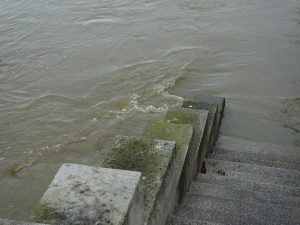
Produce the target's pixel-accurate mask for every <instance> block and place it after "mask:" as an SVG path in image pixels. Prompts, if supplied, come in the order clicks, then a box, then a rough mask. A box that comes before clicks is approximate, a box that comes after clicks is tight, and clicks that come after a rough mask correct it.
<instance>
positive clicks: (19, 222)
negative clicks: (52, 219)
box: [0, 219, 46, 225]
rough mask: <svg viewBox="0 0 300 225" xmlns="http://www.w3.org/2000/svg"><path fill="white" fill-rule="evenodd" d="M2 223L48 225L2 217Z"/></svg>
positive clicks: (5, 224)
mask: <svg viewBox="0 0 300 225" xmlns="http://www.w3.org/2000/svg"><path fill="white" fill-rule="evenodd" d="M0 225H46V224H41V223H31V222H21V221H15V220H6V219H0Z"/></svg>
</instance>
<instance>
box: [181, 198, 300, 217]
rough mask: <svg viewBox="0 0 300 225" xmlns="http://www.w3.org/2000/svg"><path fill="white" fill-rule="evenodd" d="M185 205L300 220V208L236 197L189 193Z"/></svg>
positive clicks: (202, 208)
mask: <svg viewBox="0 0 300 225" xmlns="http://www.w3.org/2000/svg"><path fill="white" fill-rule="evenodd" d="M183 205H186V206H191V207H196V208H198V209H201V210H217V211H222V212H227V213H240V214H250V215H260V216H264V215H267V216H268V217H274V218H283V219H288V220H292V221H300V208H296V207H287V206H281V205H273V204H263V203H251V202H245V201H238V200H235V199H222V198H218V197H214V196H204V195H200V194H187V195H186V197H185V199H184V201H183Z"/></svg>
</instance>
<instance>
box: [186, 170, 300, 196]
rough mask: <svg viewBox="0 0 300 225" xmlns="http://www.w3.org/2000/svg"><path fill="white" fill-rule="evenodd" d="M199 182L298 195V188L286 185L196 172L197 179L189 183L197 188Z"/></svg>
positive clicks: (299, 191) (299, 192)
mask: <svg viewBox="0 0 300 225" xmlns="http://www.w3.org/2000/svg"><path fill="white" fill-rule="evenodd" d="M201 183H209V184H220V185H224V186H227V187H229V188H233V189H241V190H249V191H260V192H263V191H265V192H268V193H273V194H278V195H286V196H293V197H299V196H300V188H296V187H290V186H287V185H279V184H270V183H262V182H258V181H253V180H243V179H241V178H235V177H229V176H220V175H218V174H198V177H197V180H196V181H195V182H193V183H192V184H191V188H190V189H193V188H197V187H198V185H201Z"/></svg>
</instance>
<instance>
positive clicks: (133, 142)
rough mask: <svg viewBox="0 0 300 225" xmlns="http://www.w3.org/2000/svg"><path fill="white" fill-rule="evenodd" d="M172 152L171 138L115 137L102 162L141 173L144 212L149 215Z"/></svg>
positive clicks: (171, 157) (173, 152) (173, 144)
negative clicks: (109, 152)
mask: <svg viewBox="0 0 300 225" xmlns="http://www.w3.org/2000/svg"><path fill="white" fill-rule="evenodd" d="M174 155H175V142H174V141H163V140H154V139H143V138H142V139H140V138H136V137H127V136H116V137H115V139H114V141H113V147H112V154H111V155H110V156H109V157H108V158H107V159H106V160H105V161H104V166H108V167H111V168H116V169H124V170H132V171H139V172H141V173H142V180H143V181H142V183H143V188H144V192H145V196H144V201H145V211H146V214H149V213H150V212H151V210H152V208H153V207H154V205H155V198H156V197H157V193H158V192H159V191H160V189H161V187H162V183H163V179H164V177H165V176H166V173H167V171H168V169H169V166H170V162H171V161H172V160H173V157H174Z"/></svg>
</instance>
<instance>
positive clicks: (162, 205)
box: [143, 121, 193, 225]
mask: <svg viewBox="0 0 300 225" xmlns="http://www.w3.org/2000/svg"><path fill="white" fill-rule="evenodd" d="M143 136H144V137H145V138H148V139H162V140H168V141H176V151H175V160H173V161H172V164H171V167H170V168H171V169H169V171H168V175H167V176H166V178H165V185H164V188H163V189H162V191H161V192H160V193H159V194H158V196H157V197H156V199H155V201H156V204H155V207H154V208H153V209H152V211H151V212H150V214H149V217H148V225H164V224H165V223H166V220H167V217H168V216H169V215H170V214H172V211H173V208H174V206H175V204H176V203H177V200H178V199H181V197H182V196H181V194H182V193H183V192H184V191H185V187H186V184H185V179H184V177H185V175H186V166H185V162H186V159H187V155H188V152H189V148H190V144H191V141H192V136H193V126H192V125H190V124H176V123H171V122H168V121H153V122H149V123H148V124H147V125H146V127H145V130H144V134H143Z"/></svg>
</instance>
